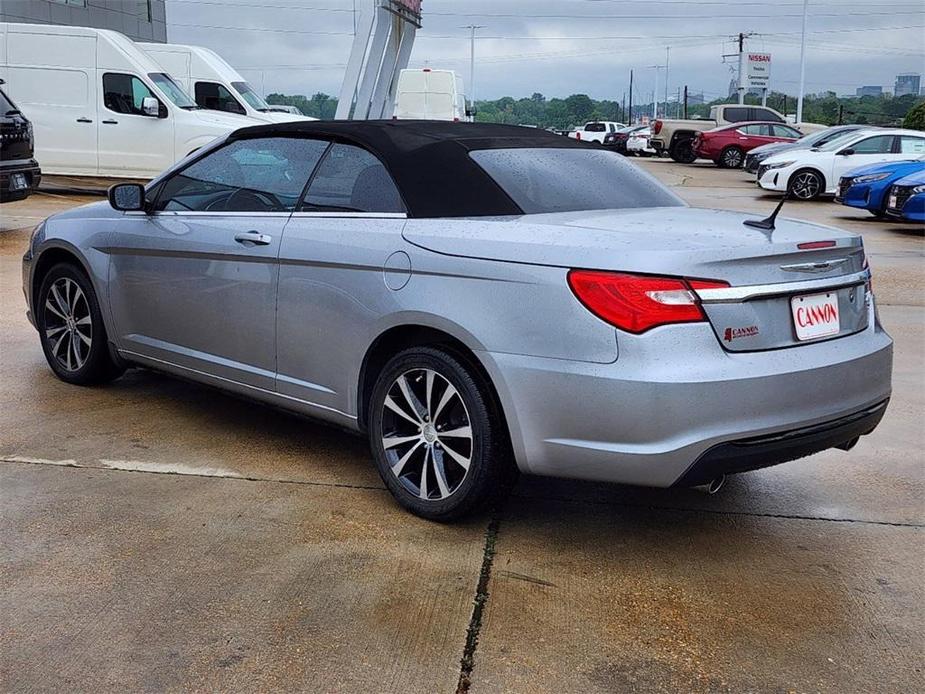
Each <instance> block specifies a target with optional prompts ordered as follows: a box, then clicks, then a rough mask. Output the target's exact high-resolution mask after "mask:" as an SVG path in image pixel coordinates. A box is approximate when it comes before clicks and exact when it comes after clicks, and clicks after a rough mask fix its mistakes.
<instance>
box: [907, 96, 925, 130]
mask: <svg viewBox="0 0 925 694" xmlns="http://www.w3.org/2000/svg"><path fill="white" fill-rule="evenodd" d="M903 127H904V128H911V129H912V130H925V101H920V102H919V103H917V104H916V105H915V106H913V107H912V108H911V109H909V113H907V114H906V117H905V118H904V119H903Z"/></svg>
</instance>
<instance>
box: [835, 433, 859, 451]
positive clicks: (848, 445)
mask: <svg viewBox="0 0 925 694" xmlns="http://www.w3.org/2000/svg"><path fill="white" fill-rule="evenodd" d="M860 440H861V437H860V436H855V437H854V438H853V439H851V440H850V441H845V442H844V443H841V444H839V445H837V446H836V448H839V449H841V450H843V451H850V450H851V449H852V448H854V447H855V446H857V445H858V441H860Z"/></svg>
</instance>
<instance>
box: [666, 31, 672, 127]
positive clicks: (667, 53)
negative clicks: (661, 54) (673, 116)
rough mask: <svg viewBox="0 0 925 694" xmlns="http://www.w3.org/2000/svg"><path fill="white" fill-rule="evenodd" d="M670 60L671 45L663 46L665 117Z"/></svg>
mask: <svg viewBox="0 0 925 694" xmlns="http://www.w3.org/2000/svg"><path fill="white" fill-rule="evenodd" d="M670 62H671V46H665V118H667V117H668V63H670Z"/></svg>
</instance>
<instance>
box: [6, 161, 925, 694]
mask: <svg viewBox="0 0 925 694" xmlns="http://www.w3.org/2000/svg"><path fill="white" fill-rule="evenodd" d="M642 164H643V166H645V167H646V168H649V169H650V170H652V171H653V172H654V173H655V174H656V175H657V176H659V177H660V178H662V179H663V180H665V181H666V182H668V183H669V185H672V186H674V187H675V189H676V190H677V191H678V192H679V194H681V195H682V196H684V197H685V198H687V199H688V200H689V201H691V202H692V203H693V204H705V205H706V204H709V205H715V206H721V207H727V208H730V209H743V210H748V211H753V212H755V213H756V214H760V213H767V212H769V211H770V209H771V208H772V207H773V204H774V202H775V200H774V199H773V198H770V197H767V196H763V195H761V194H760V193H759V192H758V191H757V190H755V188H754V185H753V184H750V183H748V181H747V180H745V178H744V176H743V174H741V172H734V171H720V170H715V169H712V168H705V167H700V166H694V167H684V166H680V165H676V164H674V163H672V162H666V161H646V162H642ZM80 200H81V199H80V198H73V197H67V196H47V195H39V196H35V197H33V198H30V199H29V200H27V201H24V202H20V203H12V204H6V205H3V207H2V208H0V229H2V231H0V334H2V336H3V338H2V345H0V383H2V384H3V388H2V393H0V406H2V411H3V413H4V420H3V421H4V425H3V427H2V429H0V586H2V587H3V590H2V591H0V615H2V618H0V689H2V690H4V691H13V690H16V691H53V690H54V691H61V690H68V691H116V690H119V691H138V690H157V691H161V690H209V691H215V690H224V691H256V690H261V691H348V692H349V691H356V692H369V691H382V692H392V691H396V692H398V691H401V692H454V691H456V689H457V686H458V684H459V683H460V681H461V679H462V682H463V683H464V685H465V684H467V683H468V682H471V687H470V689H471V691H472V692H495V691H511V692H547V691H548V692H573V691H574V692H582V693H583V694H586V693H589V692H623V691H640V692H641V691H666V692H667V691H729V692H740V691H757V692H765V691H767V692H777V691H823V692H866V691H882V692H907V691H915V690H922V689H925V675H923V671H922V666H921V661H922V658H921V655H922V653H923V652H925V637H923V633H925V610H923V608H922V607H921V605H922V604H925V599H923V598H925V595H923V592H925V591H923V580H922V576H923V570H925V545H923V526H925V505H923V492H925V465H923V462H925V460H923V453H922V451H923V450H925V433H923V429H922V427H921V421H922V414H923V412H925V395H923V393H925V368H923V356H922V355H923V354H925V349H923V348H925V328H923V326H925V308H923V296H925V294H923V292H922V289H923V285H925V264H923V262H922V260H923V258H922V256H923V250H925V246H923V239H922V233H921V230H920V229H917V228H914V227H908V226H903V227H899V226H897V225H893V224H883V223H878V222H876V221H873V220H872V219H871V220H870V221H868V220H867V219H866V218H865V217H864V216H863V215H862V214H861V213H856V212H854V211H850V210H845V209H843V208H841V207H838V206H835V205H833V204H831V203H810V204H797V203H794V204H792V205H790V204H788V206H787V207H786V208H785V213H784V214H785V216H791V217H797V218H805V219H809V220H812V221H818V222H822V223H828V224H835V225H838V226H844V227H847V228H849V229H852V230H856V231H859V232H860V233H863V234H864V237H865V244H866V246H867V248H868V250H869V254H870V257H871V264H872V266H873V268H874V272H875V280H874V289H875V291H876V292H877V295H878V300H879V303H880V305H881V317H882V319H883V321H884V323H885V324H886V326H887V328H888V330H890V332H891V333H892V334H893V336H894V338H895V340H896V365H895V371H894V398H893V401H892V403H891V406H890V410H889V412H888V413H887V416H886V418H885V419H884V422H883V423H882V425H881V426H880V428H879V429H878V430H877V431H876V432H875V433H874V434H873V435H871V436H869V437H867V438H865V439H863V440H862V441H861V443H860V444H859V445H858V446H857V448H855V449H854V450H853V451H852V452H851V453H847V454H846V453H843V452H840V451H830V452H826V453H823V454H820V455H817V456H814V457H812V458H809V459H806V460H803V461H798V462H794V463H789V464H786V465H783V466H779V467H776V468H772V469H768V470H763V471H758V472H754V473H749V474H747V475H742V476H739V477H737V478H733V480H732V481H731V482H730V483H729V484H728V488H727V489H726V490H724V491H723V492H721V493H720V494H719V495H717V496H713V497H706V496H703V495H699V494H697V493H695V492H690V491H685V490H642V489H634V488H627V487H616V486H606V485H589V484H582V483H575V482H564V481H560V480H538V479H524V480H522V481H521V483H520V484H519V485H518V487H517V489H516V490H515V492H514V496H513V497H512V498H511V500H509V502H508V503H507V504H506V505H505V506H504V507H503V508H502V509H499V510H498V511H497V513H496V514H494V515H493V516H489V515H486V516H483V517H478V518H474V519H472V520H470V521H469V522H467V523H465V524H462V525H458V526H438V525H433V524H428V523H425V522H423V521H420V520H418V519H415V518H414V517H412V516H409V515H407V514H405V513H402V512H400V511H399V510H398V509H397V507H396V506H395V505H394V504H393V503H392V501H391V500H390V498H389V497H388V495H387V494H386V493H385V491H384V490H383V489H382V485H381V482H380V481H379V479H378V477H377V476H376V474H375V471H374V470H373V469H372V465H371V461H370V459H369V454H368V452H367V451H366V448H365V443H364V441H362V440H360V439H357V438H355V437H353V436H350V435H348V434H345V433H342V432H340V431H337V430H335V429H330V428H327V427H323V426H320V425H317V424H315V423H312V422H308V421H305V420H301V419H298V418H295V417H292V416H290V415H288V414H285V413H281V412H278V411H276V410H272V409H268V408H266V407H263V406H261V405H257V404H253V403H250V402H246V401H243V400H238V399H235V398H231V397H229V396H226V395H224V394H222V393H219V392H217V391H214V390H211V389H208V388H205V387H202V386H198V385H193V384H188V383H185V382H182V381H178V380H175V379H172V378H168V377H166V376H162V375H159V374H155V373H152V372H146V371H141V370H135V371H132V372H129V374H128V375H127V376H126V377H125V378H123V379H120V380H119V381H117V382H116V383H114V384H112V385H111V386H107V387H105V388H93V389H82V388H74V387H71V386H67V385H65V384H63V383H61V382H59V381H57V380H56V379H55V378H54V377H53V376H52V374H51V372H50V371H49V370H48V368H47V366H46V365H45V363H44V359H43V356H42V353H41V349H40V348H39V346H38V341H37V337H36V335H35V333H34V331H33V330H32V329H31V327H30V326H29V325H28V323H27V322H26V320H25V317H24V315H23V304H22V294H21V290H20V287H19V256H20V255H21V253H22V250H23V249H24V247H25V243H26V240H27V238H28V232H27V231H25V230H19V231H17V229H22V228H23V227H26V226H28V225H31V224H34V223H36V222H37V221H39V219H40V218H41V217H43V216H44V215H46V214H50V213H51V212H54V211H56V210H58V209H65V208H67V207H69V206H71V205H73V204H74V203H75V202H78V201H80ZM479 605H481V606H482V609H473V607H474V606H479ZM467 631H468V634H467ZM467 637H468V638H467ZM474 637H477V641H476V639H475V638H474ZM463 658H465V660H466V661H467V663H468V664H469V665H471V672H470V670H469V667H468V666H466V667H464V668H462V669H461V666H460V660H461V659H463ZM461 675H462V678H461Z"/></svg>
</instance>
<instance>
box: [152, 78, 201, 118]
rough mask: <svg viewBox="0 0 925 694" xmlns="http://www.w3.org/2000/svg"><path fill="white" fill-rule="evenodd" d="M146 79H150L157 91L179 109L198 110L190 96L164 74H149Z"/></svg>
mask: <svg viewBox="0 0 925 694" xmlns="http://www.w3.org/2000/svg"><path fill="white" fill-rule="evenodd" d="M148 77H150V78H151V81H152V82H154V84H155V85H156V86H157V88H158V89H160V90H161V91H162V92H164V94H166V95H167V98H168V99H170V100H171V101H172V102H173V103H174V104H176V105H177V106H179V107H180V108H185V109H194V108H199V107H198V106H197V105H196V102H195V101H193V99H192V98H191V97H190V95H189V94H187V93H186V92H185V91H183V87H181V86H180V85H179V84H177V83H176V82H174V81H173V78H171V76H170V75H168V74H166V73H164V72H149V73H148Z"/></svg>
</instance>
